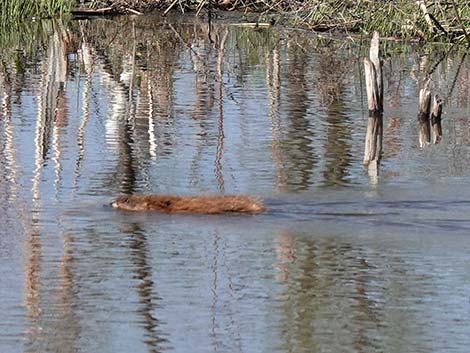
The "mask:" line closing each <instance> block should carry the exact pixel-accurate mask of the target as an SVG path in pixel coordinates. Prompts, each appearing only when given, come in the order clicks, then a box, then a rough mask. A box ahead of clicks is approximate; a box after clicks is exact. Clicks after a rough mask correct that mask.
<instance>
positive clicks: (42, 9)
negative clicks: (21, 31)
mask: <svg viewBox="0 0 470 353" xmlns="http://www.w3.org/2000/svg"><path fill="white" fill-rule="evenodd" d="M75 3H76V1H75V0H0V21H1V22H0V23H1V26H2V27H5V26H9V25H10V24H11V23H15V22H17V21H24V20H32V19H33V18H36V19H42V18H50V17H53V16H56V15H57V14H62V13H67V12H69V11H70V10H71V9H72V7H73V6H74V5H75Z"/></svg>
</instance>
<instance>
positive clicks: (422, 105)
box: [418, 79, 431, 148]
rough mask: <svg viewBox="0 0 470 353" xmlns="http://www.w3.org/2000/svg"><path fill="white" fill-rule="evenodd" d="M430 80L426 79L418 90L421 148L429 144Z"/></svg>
mask: <svg viewBox="0 0 470 353" xmlns="http://www.w3.org/2000/svg"><path fill="white" fill-rule="evenodd" d="M430 86H431V80H430V79H427V80H426V82H425V83H424V87H423V88H421V89H420V90H419V110H418V122H419V146H420V147H421V148H422V147H424V146H426V145H428V144H429V143H431V125H430V120H429V113H430V111H431V88H430Z"/></svg>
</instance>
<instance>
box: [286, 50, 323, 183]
mask: <svg viewBox="0 0 470 353" xmlns="http://www.w3.org/2000/svg"><path fill="white" fill-rule="evenodd" d="M287 55H288V58H287V63H288V66H287V69H286V70H287V72H288V74H287V78H286V84H285V91H286V92H285V95H286V100H287V104H288V106H287V111H288V112H289V123H288V124H289V126H288V127H287V133H286V140H285V147H284V149H283V153H284V154H285V156H286V164H287V165H286V168H287V172H286V174H287V180H289V184H290V185H292V186H293V187H294V189H297V190H302V189H306V188H308V186H309V185H310V183H311V180H310V178H311V174H312V172H313V169H314V166H315V164H316V156H315V154H314V151H313V148H312V141H313V140H314V136H313V133H314V132H313V130H314V127H313V126H312V125H311V121H310V120H309V119H308V115H307V111H308V108H309V99H308V91H309V89H310V87H309V85H308V81H307V77H308V76H307V72H306V71H307V69H308V67H309V65H308V58H309V55H308V52H307V51H306V50H305V49H303V47H302V46H297V45H292V47H291V48H289V49H288V52H287Z"/></svg>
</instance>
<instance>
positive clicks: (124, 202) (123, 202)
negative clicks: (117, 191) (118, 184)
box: [111, 195, 147, 211]
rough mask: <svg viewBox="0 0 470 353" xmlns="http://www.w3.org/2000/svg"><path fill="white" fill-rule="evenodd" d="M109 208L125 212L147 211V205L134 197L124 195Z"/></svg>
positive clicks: (137, 197)
mask: <svg viewBox="0 0 470 353" xmlns="http://www.w3.org/2000/svg"><path fill="white" fill-rule="evenodd" d="M111 206H112V207H114V208H119V209H121V210H127V211H143V210H146V209H147V203H146V202H145V200H142V199H141V197H139V196H136V195H124V196H120V197H118V198H117V199H116V200H114V201H113V202H111Z"/></svg>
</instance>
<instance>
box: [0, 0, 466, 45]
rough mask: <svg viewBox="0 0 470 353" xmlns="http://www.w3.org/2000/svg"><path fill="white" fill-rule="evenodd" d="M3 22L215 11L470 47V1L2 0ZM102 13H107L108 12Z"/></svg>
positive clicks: (326, 28)
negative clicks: (84, 12)
mask: <svg viewBox="0 0 470 353" xmlns="http://www.w3.org/2000/svg"><path fill="white" fill-rule="evenodd" d="M0 3H1V10H0V11H1V20H2V23H5V19H12V18H13V19H18V18H20V17H22V18H31V17H32V16H35V17H41V18H42V17H50V16H52V15H53V14H57V13H64V12H68V11H70V10H72V8H75V9H77V8H81V9H88V10H101V11H103V10H106V12H108V13H126V12H128V13H129V12H130V13H134V14H136V13H143V12H147V11H152V10H157V9H158V10H160V11H162V13H165V14H166V13H168V12H169V11H170V10H172V11H181V12H190V11H193V12H196V13H197V14H198V15H200V14H201V13H203V14H204V13H207V11H208V10H212V9H223V10H227V11H234V10H236V11H242V12H243V13H245V14H247V13H248V14H249V16H250V17H249V18H250V19H254V20H255V21H266V20H272V21H273V22H277V23H281V24H287V25H294V26H296V27H304V28H309V29H312V30H316V31H341V32H344V33H355V34H370V33H372V31H374V30H377V31H379V32H380V33H381V35H382V36H385V37H398V38H403V39H420V40H427V41H446V42H459V41H461V42H467V43H469V44H470V2H468V1H467V0H451V1H449V0H435V1H430V0H427V1H426V0H419V1H415V0H393V1H389V0H377V1H370V0H346V1H344V0H281V1H277V0H276V1H273V0H38V1H30V0H0ZM106 12H102V13H106Z"/></svg>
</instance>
